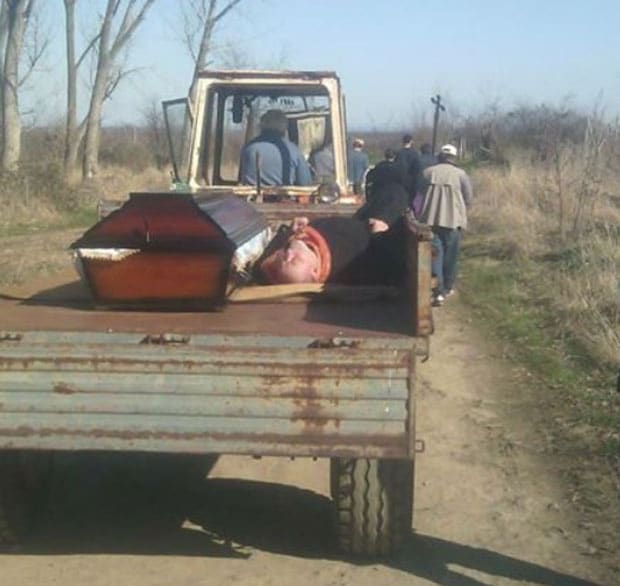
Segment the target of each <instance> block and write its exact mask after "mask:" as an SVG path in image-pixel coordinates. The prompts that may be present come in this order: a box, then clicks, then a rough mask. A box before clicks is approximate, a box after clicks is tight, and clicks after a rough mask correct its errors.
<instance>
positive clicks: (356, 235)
mask: <svg viewBox="0 0 620 586" xmlns="http://www.w3.org/2000/svg"><path fill="white" fill-rule="evenodd" d="M373 184H374V188H373V192H372V194H369V196H368V200H367V202H366V203H365V204H364V205H363V206H362V207H361V208H360V209H359V210H358V211H357V212H356V213H355V214H354V215H353V216H350V217H337V216H330V217H325V218H319V219H316V220H313V221H312V222H309V221H308V219H307V218H296V219H295V220H294V221H293V225H292V227H287V228H284V229H281V230H280V231H279V232H278V233H277V234H276V236H275V237H274V238H273V240H272V241H271V242H270V243H269V245H268V246H267V248H266V250H265V252H264V253H263V255H262V256H261V258H259V259H258V261H257V262H256V264H255V265H254V277H255V280H256V281H257V282H259V283H262V284H271V285H273V284H286V283H338V284H345V285H400V284H401V283H402V282H403V279H404V277H405V274H406V252H405V243H406V238H405V227H404V213H405V211H406V210H407V207H408V194H407V191H406V190H405V188H404V186H403V185H402V183H401V181H400V176H399V174H398V173H397V172H395V171H394V170H392V169H390V168H387V169H385V170H381V171H380V176H378V177H375V178H374V181H373Z"/></svg>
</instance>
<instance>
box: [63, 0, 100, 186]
mask: <svg viewBox="0 0 620 586" xmlns="http://www.w3.org/2000/svg"><path fill="white" fill-rule="evenodd" d="M76 1H77V0H64V4H65V38H66V50H67V117H66V128H65V150H64V170H65V177H68V175H69V174H70V173H71V171H72V170H73V169H74V168H75V165H76V162H77V157H78V151H79V148H80V144H81V142H82V140H83V139H84V134H85V132H86V120H87V118H86V117H84V119H83V120H82V121H81V122H80V123H79V124H78V122H77V79H78V72H79V69H80V66H81V65H82V63H83V62H84V59H85V58H86V57H87V55H88V54H89V53H90V52H91V51H92V50H93V48H94V47H95V43H96V42H97V41H98V40H99V35H100V33H96V34H94V35H93V36H92V38H91V39H90V40H89V41H88V42H87V44H86V47H85V48H84V50H83V51H82V53H81V54H80V56H79V57H78V58H77V59H76V55H75V52H76V50H75V4H76Z"/></svg>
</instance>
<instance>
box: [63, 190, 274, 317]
mask: <svg viewBox="0 0 620 586" xmlns="http://www.w3.org/2000/svg"><path fill="white" fill-rule="evenodd" d="M266 229H267V224H266V221H265V219H264V218H263V216H262V214H260V213H259V212H258V211H257V210H256V209H255V208H254V207H253V206H252V205H251V204H249V203H247V202H245V201H244V200H242V199H240V198H238V197H237V196H234V195H230V194H226V195H217V196H209V197H207V196H205V197H197V196H192V195H191V194H179V193H148V194H147V193H145V194H140V193H135V194H131V195H130V198H129V200H128V201H127V202H126V203H125V204H124V205H123V206H122V207H121V208H120V209H118V210H116V211H114V212H112V213H111V214H110V215H108V216H106V217H105V218H103V219H102V220H101V221H99V222H98V223H97V224H95V225H94V226H93V227H92V228H90V229H89V230H88V231H87V232H85V233H84V234H83V236H82V237H81V238H79V239H78V240H76V241H75V242H74V243H73V244H72V245H71V248H72V249H73V250H75V251H76V256H77V262H78V265H79V268H80V270H81V272H82V277H83V279H84V281H85V282H86V284H87V285H88V287H89V289H90V291H91V294H92V296H93V298H94V301H95V304H96V305H97V306H103V307H106V306H107V307H127V308H145V307H157V308H170V309H188V310H190V309H194V308H217V307H219V306H221V305H222V304H223V303H224V301H225V296H226V288H227V284H228V281H229V278H230V270H231V268H230V267H231V259H232V256H233V254H234V252H235V250H236V249H237V248H238V247H240V246H242V245H243V244H244V243H245V242H247V241H248V240H250V239H252V238H253V237H255V236H256V235H258V234H261V233H262V232H264V231H265V230H266Z"/></svg>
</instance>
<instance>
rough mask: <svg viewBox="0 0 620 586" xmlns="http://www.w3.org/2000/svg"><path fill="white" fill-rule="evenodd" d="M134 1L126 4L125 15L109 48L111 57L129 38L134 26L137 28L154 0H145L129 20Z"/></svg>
mask: <svg viewBox="0 0 620 586" xmlns="http://www.w3.org/2000/svg"><path fill="white" fill-rule="evenodd" d="M135 2H136V0H130V3H129V4H128V5H127V10H126V11H125V15H124V17H123V24H121V28H120V29H119V31H118V34H117V35H116V39H115V40H114V42H113V43H112V48H111V49H110V54H111V55H112V57H114V56H115V55H116V54H117V53H118V52H119V51H120V50H121V49H122V48H123V46H124V45H125V44H126V43H127V41H128V40H129V39H130V38H131V36H132V35H133V33H134V32H135V30H136V28H138V26H139V24H140V23H141V22H142V20H144V16H145V14H146V11H147V10H148V9H149V8H150V7H151V6H152V5H153V3H154V2H155V0H145V2H144V4H143V5H142V8H140V10H139V11H138V14H137V15H136V16H135V18H134V19H133V20H129V13H130V11H131V8H132V7H133V5H134V4H135Z"/></svg>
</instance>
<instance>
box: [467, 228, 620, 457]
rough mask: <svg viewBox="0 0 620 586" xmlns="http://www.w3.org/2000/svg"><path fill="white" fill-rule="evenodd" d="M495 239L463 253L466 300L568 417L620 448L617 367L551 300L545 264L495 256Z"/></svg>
mask: <svg viewBox="0 0 620 586" xmlns="http://www.w3.org/2000/svg"><path fill="white" fill-rule="evenodd" d="M487 247H488V242H486V241H485V240H484V239H483V238H482V237H481V236H477V235H475V234H468V237H467V239H466V241H465V243H464V246H463V250H462V257H461V258H462V265H461V266H462V272H461V280H460V284H459V291H460V292H461V298H462V299H463V301H464V302H465V303H466V304H467V305H468V306H470V308H471V310H472V312H473V313H474V314H475V317H476V322H477V323H478V324H480V325H481V326H482V328H483V329H485V330H486V331H487V332H488V333H489V334H490V335H491V336H493V337H495V338H496V339H499V340H501V341H502V342H503V343H504V345H505V346H506V347H507V349H508V353H509V357H510V358H511V359H512V360H514V361H515V362H516V363H519V364H520V365H522V366H524V367H525V368H526V369H527V370H528V372H529V373H530V374H531V375H533V376H534V377H535V379H536V380H537V381H538V384H539V386H540V387H541V388H540V392H541V393H546V394H545V398H546V399H552V400H553V402H554V403H555V405H556V407H558V409H559V411H560V412H561V413H560V418H561V419H563V420H565V421H567V422H568V421H570V422H571V423H572V424H579V425H586V426H589V427H590V428H591V435H592V436H593V437H596V438H598V440H597V441H596V442H595V443H596V444H597V448H596V451H597V452H599V453H600V454H601V455H604V454H605V453H608V454H616V455H617V454H618V449H619V448H620V437H619V436H620V397H618V393H616V392H615V381H616V376H617V370H615V371H614V370H613V369H611V368H608V367H604V366H601V365H599V364H598V363H597V362H596V361H595V360H594V358H593V357H591V356H590V355H589V354H588V352H587V350H586V349H585V347H584V346H583V344H581V343H580V340H579V338H578V336H577V335H574V336H573V335H570V333H567V332H566V328H565V325H564V324H563V323H562V317H561V316H558V315H557V313H555V312H554V311H553V309H552V308H551V306H550V304H549V303H548V299H549V293H548V291H547V290H545V282H544V279H545V274H544V271H545V268H548V267H547V266H546V265H545V264H544V263H543V262H542V261H537V262H533V261H531V260H528V259H521V260H517V259H514V258H511V259H508V258H506V259H499V260H498V259H493V258H491V257H490V256H489V254H488V250H486V248H487Z"/></svg>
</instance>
